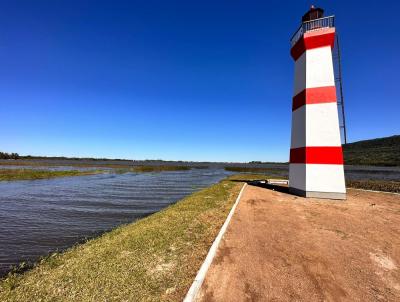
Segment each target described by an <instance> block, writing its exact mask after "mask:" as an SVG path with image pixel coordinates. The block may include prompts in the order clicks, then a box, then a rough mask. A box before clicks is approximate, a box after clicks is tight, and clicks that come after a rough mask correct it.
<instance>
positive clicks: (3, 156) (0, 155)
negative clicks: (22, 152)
mask: <svg viewBox="0 0 400 302" xmlns="http://www.w3.org/2000/svg"><path fill="white" fill-rule="evenodd" d="M19 158H21V157H20V156H19V155H18V153H7V152H0V159H19Z"/></svg>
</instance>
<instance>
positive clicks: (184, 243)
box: [0, 175, 249, 301]
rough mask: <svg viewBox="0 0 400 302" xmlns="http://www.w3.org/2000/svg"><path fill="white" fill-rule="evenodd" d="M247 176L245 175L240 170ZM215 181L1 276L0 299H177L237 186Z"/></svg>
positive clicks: (237, 180) (234, 181)
mask: <svg viewBox="0 0 400 302" xmlns="http://www.w3.org/2000/svg"><path fill="white" fill-rule="evenodd" d="M244 177H245V179H249V175H244ZM241 179H244V178H242V176H238V177H237V178H235V177H231V178H230V179H227V180H224V181H221V182H220V183H218V184H216V185H213V186H211V187H209V188H207V189H204V190H202V191H199V192H197V193H194V194H192V195H190V196H188V197H186V198H184V199H183V200H181V201H179V202H177V203H176V204H174V205H171V206H169V207H167V208H166V209H164V210H162V211H160V212H158V213H156V214H153V215H150V216H148V217H147V218H144V219H141V220H139V221H137V222H135V223H132V224H128V225H125V226H121V227H119V228H116V229H115V230H113V231H111V232H109V233H106V234H104V235H103V236H101V237H99V238H96V239H93V240H90V241H88V242H87V243H85V244H82V245H78V246H76V247H73V248H71V249H69V250H67V251H66V252H64V253H61V254H53V255H51V256H50V257H48V258H46V259H45V260H43V261H42V262H41V263H39V264H37V265H36V266H35V267H34V268H33V269H32V270H29V271H27V272H25V273H23V274H17V273H11V274H9V275H8V276H7V277H6V278H5V279H3V280H2V281H0V301H138V300H140V301H178V300H182V299H183V297H184V296H185V294H186V292H187V290H188V289H189V287H190V285H191V283H192V282H193V279H194V277H195V275H196V273H197V270H198V269H199V267H200V265H201V263H202V262H203V261H204V258H205V256H206V254H207V252H208V249H209V247H210V246H211V244H212V242H213V240H214V238H215V237H216V235H217V233H218V231H219V229H220V227H221V226H222V224H223V222H224V221H225V219H226V217H227V215H228V212H229V210H230V209H231V207H232V205H233V203H234V201H235V199H236V197H237V195H238V193H239V190H240V188H241V187H242V184H243V183H242V182H241Z"/></svg>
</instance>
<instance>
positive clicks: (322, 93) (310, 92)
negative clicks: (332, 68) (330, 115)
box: [292, 86, 336, 111]
mask: <svg viewBox="0 0 400 302" xmlns="http://www.w3.org/2000/svg"><path fill="white" fill-rule="evenodd" d="M335 102H336V87H335V86H326V87H315V88H307V89H304V90H303V91H302V92H300V93H298V94H297V95H295V96H294V97H293V106H292V111H294V110H296V109H297V108H300V107H301V106H303V105H305V104H321V103H335Z"/></svg>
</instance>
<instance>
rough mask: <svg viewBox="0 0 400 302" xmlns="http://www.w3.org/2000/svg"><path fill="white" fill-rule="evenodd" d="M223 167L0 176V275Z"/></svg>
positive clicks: (184, 190) (216, 176)
mask: <svg viewBox="0 0 400 302" xmlns="http://www.w3.org/2000/svg"><path fill="white" fill-rule="evenodd" d="M230 174H231V173H229V172H226V171H224V170H222V169H192V170H190V171H174V172H162V173H126V174H111V173H110V174H99V175H91V176H82V177H66V178H54V179H48V180H34V181H14V182H0V275H4V274H5V273H6V272H7V271H9V270H10V268H11V266H13V265H17V264H18V263H20V262H21V261H35V260H37V259H38V258H39V257H41V256H44V255H47V254H48V253H50V252H52V251H55V250H63V249H65V248H67V247H70V246H72V245H73V244H75V243H77V242H79V241H80V240H82V239H83V238H87V237H93V236H96V235H98V234H100V233H102V232H104V231H107V230H110V229H112V228H114V227H116V226H118V225H120V224H124V223H129V222H132V221H134V220H136V219H138V218H141V217H144V216H146V215H149V214H151V213H154V212H157V211H159V210H160V209H162V208H164V207H166V206H168V205H170V204H172V203H174V202H176V201H177V200H179V199H181V198H183V197H185V196H187V195H189V194H191V193H193V192H194V191H197V190H200V189H202V188H205V187H207V186H209V185H211V184H213V183H216V182H218V181H220V180H221V179H223V178H225V177H226V176H227V175H230Z"/></svg>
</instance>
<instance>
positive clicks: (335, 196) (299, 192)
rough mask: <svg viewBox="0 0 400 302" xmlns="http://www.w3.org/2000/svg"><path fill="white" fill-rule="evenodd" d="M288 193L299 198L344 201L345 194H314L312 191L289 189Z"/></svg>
mask: <svg viewBox="0 0 400 302" xmlns="http://www.w3.org/2000/svg"><path fill="white" fill-rule="evenodd" d="M289 192H290V193H292V194H294V195H298V196H301V197H312V198H323V199H338V200H345V199H346V193H337V192H314V191H303V190H300V189H296V188H290V187H289Z"/></svg>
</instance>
